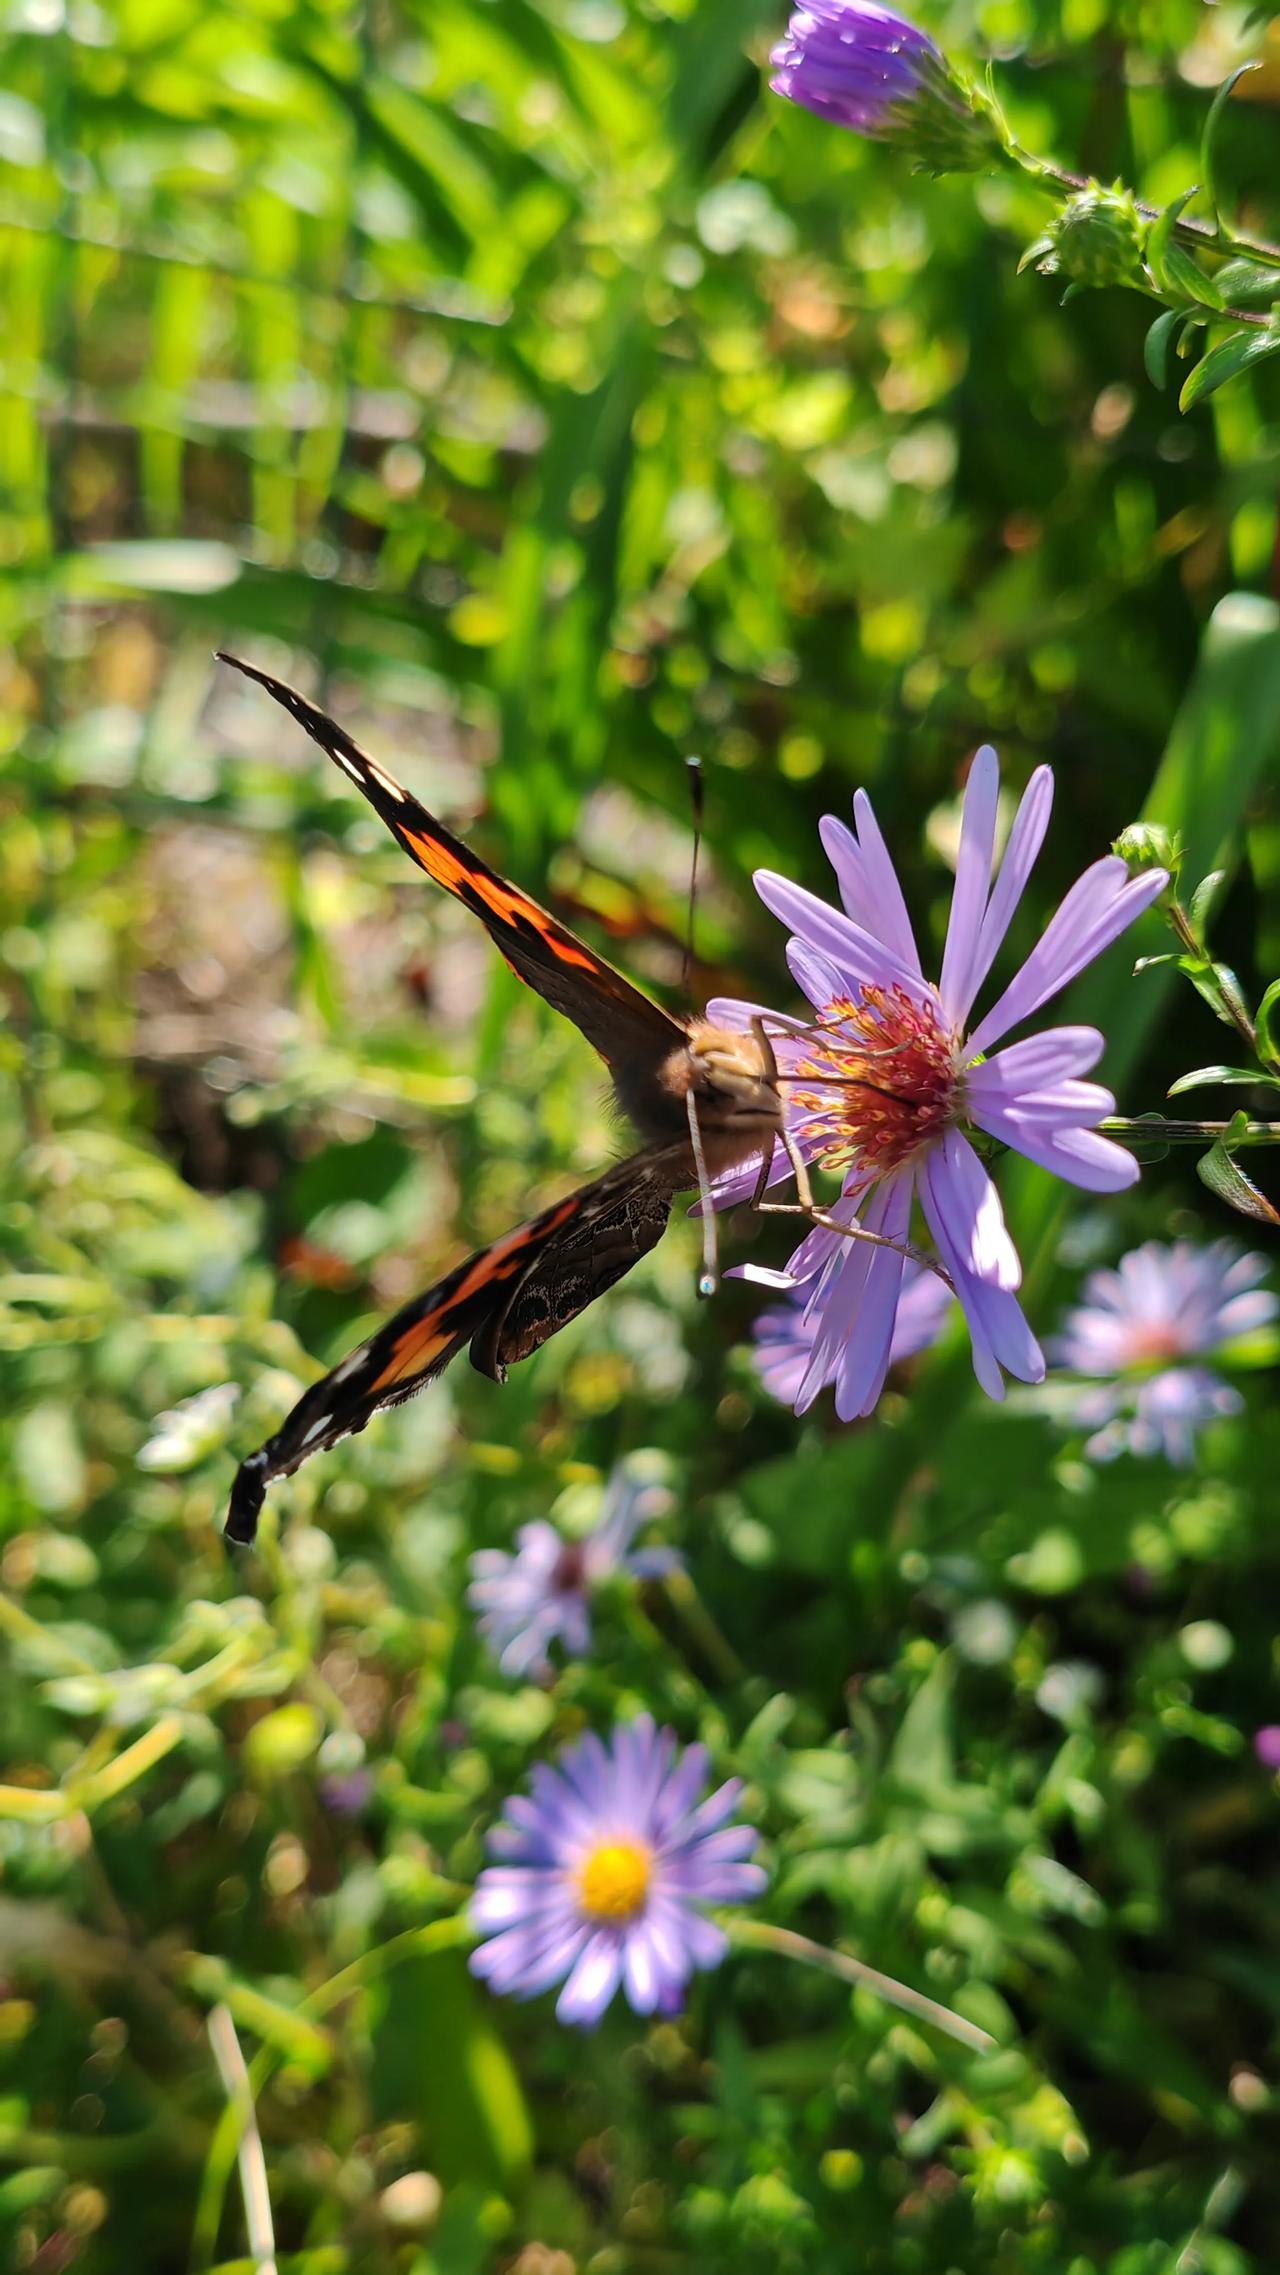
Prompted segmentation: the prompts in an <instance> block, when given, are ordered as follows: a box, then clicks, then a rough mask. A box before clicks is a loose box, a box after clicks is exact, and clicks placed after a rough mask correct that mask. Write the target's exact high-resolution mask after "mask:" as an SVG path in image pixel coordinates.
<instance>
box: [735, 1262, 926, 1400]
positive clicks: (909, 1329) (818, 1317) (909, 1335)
mask: <svg viewBox="0 0 1280 2275" xmlns="http://www.w3.org/2000/svg"><path fill="white" fill-rule="evenodd" d="M784 1277H785V1275H784ZM951 1303H952V1295H951V1290H950V1288H949V1287H948V1286H947V1284H946V1282H945V1280H941V1279H939V1277H938V1275H937V1273H936V1272H930V1271H927V1270H926V1269H925V1267H924V1265H923V1264H908V1265H907V1266H906V1268H905V1270H904V1271H903V1274H902V1286H901V1288H900V1290H899V1292H898V1311H897V1317H896V1318H895V1320H894V1323H893V1334H892V1337H891V1338H890V1342H889V1365H890V1366H891V1367H892V1366H896V1365H897V1364H898V1361H899V1360H900V1359H912V1358H914V1357H915V1355H916V1353H917V1351H925V1350H927V1349H928V1347H929V1345H930V1343H933V1342H935V1341H936V1340H937V1337H938V1336H939V1334H940V1333H941V1331H942V1323H943V1320H944V1319H945V1318H946V1316H947V1313H948V1311H949V1310H950V1308H951ZM821 1325H822V1314H821V1310H820V1309H815V1308H814V1304H813V1290H812V1288H811V1287H800V1288H789V1289H788V1294H787V1300H786V1301H785V1302H784V1303H775V1304H771V1305H770V1306H769V1309H768V1310H767V1311H762V1312H761V1313H760V1316H759V1318H758V1319H757V1320H756V1321H755V1323H754V1325H753V1326H752V1329H751V1332H752V1335H753V1336H754V1338H755V1346H756V1353H755V1357H756V1373H757V1374H758V1375H759V1377H760V1380H761V1382H762V1383H763V1384H764V1387H765V1389H766V1390H767V1391H770V1392H771V1393H772V1395H773V1396H774V1397H775V1398H780V1399H781V1400H782V1402H783V1404H784V1405H787V1406H791V1405H794V1403H795V1399H796V1394H797V1392H798V1391H799V1389H800V1385H801V1383H802V1382H803V1381H804V1378H805V1376H806V1374H807V1373H808V1371H809V1361H810V1359H811V1358H812V1356H813V1345H814V1339H815V1337H816V1335H817V1333H818V1330H819V1328H820V1327H821Z"/></svg>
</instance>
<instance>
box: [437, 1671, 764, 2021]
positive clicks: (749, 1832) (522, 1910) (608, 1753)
mask: <svg viewBox="0 0 1280 2275" xmlns="http://www.w3.org/2000/svg"><path fill="white" fill-rule="evenodd" d="M707 1766H708V1765H707V1751H706V1748H705V1746H689V1747H687V1748H686V1750H685V1752H684V1753H683V1754H678V1753H677V1749H676V1739H675V1734H674V1732H673V1731H671V1730H659V1729H657V1728H656V1727H655V1725H654V1722H653V1719H652V1716H650V1715H648V1714H641V1715H638V1716H637V1717H636V1719H635V1721H634V1722H625V1723H622V1724H620V1725H619V1727H618V1728H617V1729H616V1730H615V1731H614V1733H613V1737H612V1739H611V1741H610V1743H609V1744H608V1745H607V1746H606V1745H604V1744H603V1743H602V1742H601V1740H600V1739H599V1738H597V1737H595V1736H594V1735H593V1734H588V1736H586V1737H585V1738H581V1739H579V1741H578V1743H577V1744H576V1745H573V1746H570V1747H569V1749H568V1750H567V1752H565V1753H563V1754H562V1755H561V1756H560V1761H559V1765H558V1767H557V1768H555V1769H548V1768H546V1767H545V1766H539V1767H538V1768H537V1769H535V1770H534V1773H533V1793H532V1797H531V1798H530V1799H529V1800H523V1799H517V1800H514V1801H509V1802H508V1803H507V1815H506V1819H505V1820H504V1822H503V1823H501V1824H500V1825H498V1826H497V1827H496V1828H495V1829H494V1831H493V1832H491V1833H490V1835H489V1840H488V1847H489V1853H490V1855H491V1856H493V1857H495V1858H497V1859H498V1861H497V1862H496V1863H494V1864H491V1865H487V1866H486V1868H485V1870H484V1871H483V1872H482V1873H481V1875H480V1878H479V1880H478V1881H477V1883H476V1892H475V1895H474V1897H473V1899H472V1904H471V1919H472V1923H473V1925H474V1926H475V1927H477V1928H479V1929H480V1930H481V1931H482V1932H484V1933H485V1934H486V1936H487V1940H486V1941H485V1942H483V1943H481V1944H480V1945H479V1946H478V1948H477V1949H476V1950H475V1951H473V1953H472V1955H471V1966H472V1969H473V1971H474V1972H475V1973H476V1974H477V1975H483V1976H484V1978H485V1980H486V1981H487V1983H488V1984H489V1987H490V1989H491V1990H494V1991H496V1992H498V1993H499V1994H500V1995H501V1996H504V1997H506V1996H511V1997H515V1998H533V1997H534V1996H535V1995H536V1994H537V1992H539V1991H545V1990H549V1989H550V1988H551V1985H552V1984H553V1983H559V1982H563V1983H564V1989H563V1990H562V1991H561V1993H560V1996H559V1999H558V2000H557V2002H556V2013H557V2014H558V2015H559V2017H560V2019H561V2021H562V2022H576V2023H580V2024H582V2025H583V2026H584V2027H590V2025H591V2024H592V2023H595V2022H598V2021H599V2019H600V2017H601V2015H602V2014H603V2013H604V2010H605V2008H606V2007H607V2006H608V2004H609V2001H610V2000H611V1998H612V1997H613V1995H614V1992H615V1991H616V1990H617V1988H618V1986H619V1984H621V1985H622V1987H623V1989H624V1990H625V1992H626V1995H627V1998H628V2001H629V2002H630V2004H631V2006H632V2007H633V2008H634V2009H635V2012H636V2013H637V2014H653V2013H655V2012H656V2013H660V2014H674V2013H676V2012H677V2011H678V2009H679V2008H680V2007H681V2005H682V2004H683V2002H684V1992H685V1987H686V1985H687V1983H688V1981H689V1977H690V1976H691V1975H692V1973H693V1971H694V1969H695V1968H696V1967H715V1966H718V1965H719V1963H720V1961H721V1959H722V1958H723V1957H724V1954H725V1950H726V1948H727V1942H728V1939H727V1937H726V1936H725V1933H724V1930H723V1929H722V1928H720V1927H717V1926H716V1925H715V1923H714V1921H712V1920H709V1919H707V1918H706V1917H705V1916H704V1913H703V1910H702V1907H703V1906H704V1905H706V1904H740V1903H744V1902H746V1901H747V1900H748V1898H750V1897H752V1896H758V1895H759V1894H760V1891H761V1890H762V1888H763V1887H764V1885H765V1874H764V1872H763V1870H762V1869H761V1867H760V1866H759V1865H758V1864H752V1863H750V1862H748V1861H747V1860H748V1859H749V1858H750V1855H751V1852H752V1850H753V1849H754V1847H755V1845H756V1839H757V1835H756V1833H755V1830H754V1828H753V1827H752V1826H750V1825H730V1824H728V1823H727V1822H726V1820H727V1819H728V1818H729V1817H730V1816H731V1815H732V1812H733V1809H734V1805H735V1803H736V1801H737V1798H738V1794H739V1792H740V1790H741V1786H740V1782H739V1780H738V1779H737V1778H731V1779H730V1781H729V1783H728V1784H727V1785H721V1786H719V1787H718V1788H717V1790H716V1791H715V1792H714V1793H712V1794H710V1795H709V1796H707V1798H706V1799H703V1797H702V1796H703V1793H704V1789H705V1786H706V1782H707Z"/></svg>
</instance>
